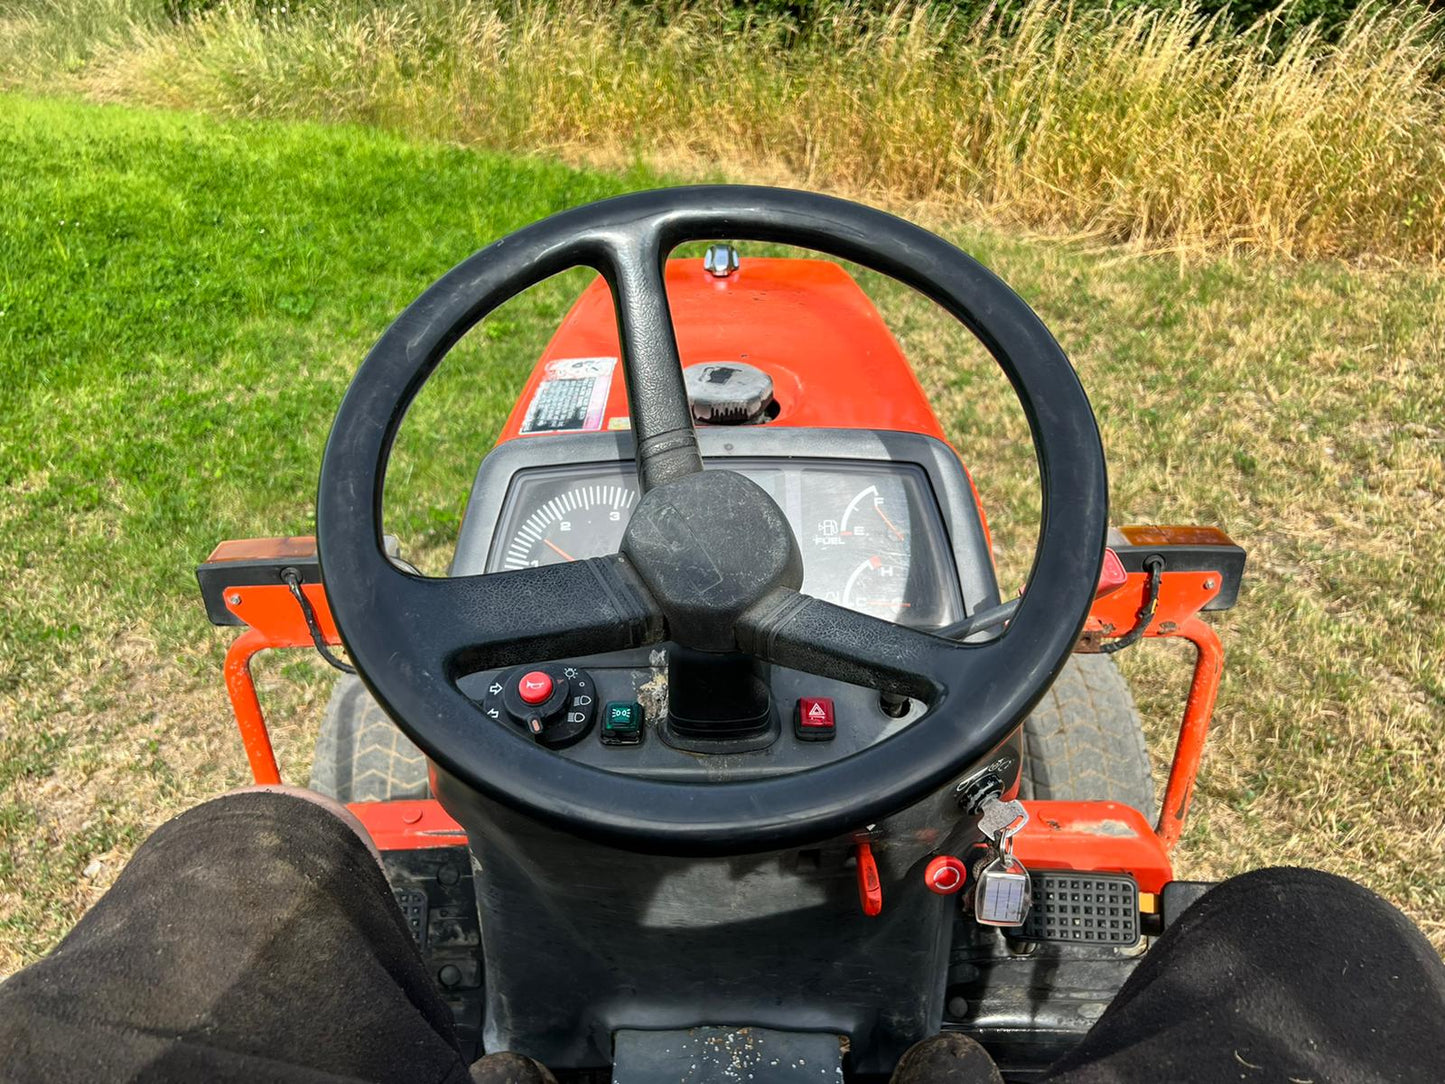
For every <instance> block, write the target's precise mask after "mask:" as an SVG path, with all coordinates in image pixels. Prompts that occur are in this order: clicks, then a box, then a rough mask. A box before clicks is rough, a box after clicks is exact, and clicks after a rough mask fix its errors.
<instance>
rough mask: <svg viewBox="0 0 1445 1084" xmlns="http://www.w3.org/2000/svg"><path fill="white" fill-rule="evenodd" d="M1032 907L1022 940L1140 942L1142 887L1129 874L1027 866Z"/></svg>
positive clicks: (1123, 944)
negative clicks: (1041, 868) (1030, 881)
mask: <svg viewBox="0 0 1445 1084" xmlns="http://www.w3.org/2000/svg"><path fill="white" fill-rule="evenodd" d="M1029 876H1030V877H1032V878H1033V906H1031V907H1030V908H1029V913H1028V917H1027V918H1026V919H1024V924H1023V926H1022V927H1020V928H1019V933H1018V936H1019V938H1020V939H1021V940H1024V941H1060V942H1063V943H1066V944H1089V945H1111V946H1113V947H1115V948H1127V947H1128V946H1130V945H1136V944H1138V943H1139V886H1138V885H1137V884H1135V883H1134V878H1133V877H1130V876H1129V875H1128V874H1127V873H1092V872H1089V873H1081V872H1078V871H1075V870H1048V869H1044V870H1040V869H1034V870H1030V871H1029Z"/></svg>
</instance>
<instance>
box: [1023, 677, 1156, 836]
mask: <svg viewBox="0 0 1445 1084" xmlns="http://www.w3.org/2000/svg"><path fill="white" fill-rule="evenodd" d="M1023 744H1024V760H1023V772H1022V775H1021V778H1020V781H1019V796H1020V797H1021V798H1044V799H1049V798H1053V799H1069V800H1073V801H1097V800H1100V799H1104V800H1108V801H1113V802H1122V803H1124V804H1125V805H1131V806H1133V807H1134V808H1135V809H1137V810H1139V812H1141V813H1143V814H1144V816H1145V817H1147V818H1149V819H1150V820H1152V819H1153V818H1154V812H1155V806H1154V779H1153V776H1152V774H1151V773H1150V770H1149V750H1148V748H1147V747H1146V746H1145V744H1144V730H1143V728H1142V727H1141V726H1140V725H1139V713H1138V712H1137V711H1135V710H1134V698H1133V696H1132V695H1130V693H1129V685H1128V683H1127V682H1125V680H1124V675H1123V674H1121V673H1119V668H1118V667H1117V666H1115V665H1114V660H1113V659H1111V658H1109V657H1108V656H1107V655H1071V656H1069V661H1068V662H1067V663H1065V664H1064V669H1063V670H1062V671H1061V672H1060V673H1059V677H1058V680H1057V681H1055V682H1054V684H1053V687H1052V688H1050V689H1049V691H1048V692H1047V693H1045V694H1044V698H1043V699H1042V700H1040V701H1039V703H1038V706H1037V707H1035V708H1034V710H1033V714H1031V715H1030V716H1029V717H1028V718H1027V719H1026V720H1025V721H1024V743H1023Z"/></svg>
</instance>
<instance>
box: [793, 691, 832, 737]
mask: <svg viewBox="0 0 1445 1084" xmlns="http://www.w3.org/2000/svg"><path fill="white" fill-rule="evenodd" d="M837 730H838V728H837V725H836V723H835V722H834V720H833V701H832V700H830V699H828V698H827V697H826V696H803V697H799V698H798V706H797V708H795V709H794V711H793V733H794V734H796V735H797V736H798V737H799V738H801V739H802V740H803V741H828V740H830V739H831V738H832V737H833V735H834V734H836V733H837Z"/></svg>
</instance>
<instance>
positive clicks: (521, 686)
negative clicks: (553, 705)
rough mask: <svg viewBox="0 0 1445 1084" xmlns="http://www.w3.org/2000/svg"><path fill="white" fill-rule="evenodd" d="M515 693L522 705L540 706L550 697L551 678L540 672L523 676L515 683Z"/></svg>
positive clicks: (535, 671) (533, 671) (532, 672)
mask: <svg viewBox="0 0 1445 1084" xmlns="http://www.w3.org/2000/svg"><path fill="white" fill-rule="evenodd" d="M517 693H518V695H520V696H521V698H522V702H523V703H524V704H541V703H542V702H544V701H545V700H546V699H547V698H548V697H549V696H551V695H552V677H551V675H550V674H545V673H543V672H542V671H541V670H532V671H530V672H529V673H526V674H523V675H522V679H521V680H520V681H518V682H517Z"/></svg>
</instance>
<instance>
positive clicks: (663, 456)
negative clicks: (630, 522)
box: [598, 221, 702, 493]
mask: <svg viewBox="0 0 1445 1084" xmlns="http://www.w3.org/2000/svg"><path fill="white" fill-rule="evenodd" d="M600 247H601V252H602V255H601V258H600V259H599V260H598V262H599V263H600V264H601V265H602V266H601V270H602V274H603V277H605V278H606V279H607V282H608V285H609V286H611V288H612V298H613V304H614V305H615V306H616V309H617V333H618V338H619V339H620V341H621V344H622V363H623V364H622V369H623V374H624V376H625V377H626V380H627V400H628V404H629V407H630V409H631V411H632V432H633V436H634V437H635V439H636V441H637V479H638V483H639V485H640V486H641V487H642V491H643V492H644V493H645V492H647V491H648V490H649V489H652V488H654V487H655V486H658V485H661V484H662V483H664V482H669V481H672V480H673V479H675V478H680V477H682V476H684V475H688V474H695V473H696V472H698V471H700V470H702V457H701V456H700V455H699V453H698V448H697V433H696V431H695V430H694V429H693V424H692V408H691V407H690V406H689V405H688V400H687V388H686V385H685V384H684V382H683V378H682V361H681V358H680V356H679V354H678V350H677V332H676V330H675V329H674V328H673V326H672V314H671V312H670V311H669V310H668V305H667V286H666V283H665V281H664V274H663V260H664V259H665V257H666V253H665V252H664V251H663V250H662V247H661V238H660V235H659V231H658V229H657V228H656V224H655V223H654V222H652V221H644V222H642V223H638V224H636V225H633V226H631V228H628V229H625V230H619V232H618V233H617V234H614V235H610V236H607V237H606V238H605V239H604V240H603V242H602V243H601V246H600Z"/></svg>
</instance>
